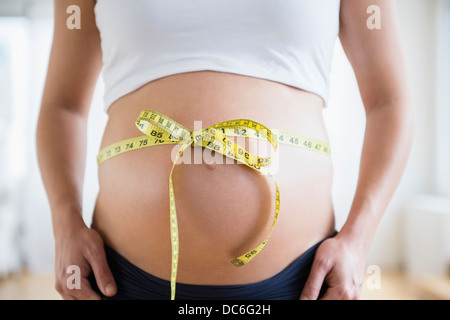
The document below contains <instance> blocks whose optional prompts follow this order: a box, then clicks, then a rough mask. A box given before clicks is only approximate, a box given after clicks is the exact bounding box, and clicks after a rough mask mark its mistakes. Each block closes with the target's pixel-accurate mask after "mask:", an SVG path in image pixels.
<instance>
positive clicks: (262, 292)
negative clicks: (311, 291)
mask: <svg viewBox="0 0 450 320" xmlns="http://www.w3.org/2000/svg"><path fill="white" fill-rule="evenodd" d="M335 234H336V233H335ZM335 234H333V236H334V235H335ZM324 240H325V239H324ZM324 240H322V241H324ZM322 241H320V242H319V243H317V244H315V245H314V246H312V247H311V248H309V249H308V250H307V251H306V252H305V253H304V254H302V255H301V256H300V257H299V258H298V259H297V260H295V261H294V262H293V263H292V264H290V265H289V266H288V267H287V268H285V269H284V270H283V271H281V272H279V273H278V274H276V275H274V276H272V277H270V278H268V279H266V280H263V281H259V282H255V283H250V284H242V285H224V286H218V285H191V284H183V283H177V285H176V296H175V298H176V299H177V300H296V299H298V298H299V297H300V294H301V292H302V289H303V287H304V285H305V282H306V279H307V278H308V275H309V272H310V270H311V266H312V263H313V260H314V255H315V253H316V250H317V248H318V247H319V245H320V244H321V243H322ZM105 250H106V257H107V260H108V264H109V267H110V268H111V272H112V273H113V275H114V279H115V281H116V284H117V294H116V295H115V296H114V297H105V296H104V295H103V294H102V293H101V292H100V290H99V289H98V287H97V285H96V283H95V279H94V277H93V275H91V277H90V279H89V280H90V283H91V286H92V287H93V289H94V290H96V291H97V292H98V294H99V295H100V296H101V297H102V298H103V299H108V300H143V299H145V300H169V299H170V281H167V280H164V279H160V278H157V277H155V276H153V275H151V274H149V273H147V272H145V271H144V270H142V269H140V268H138V267H136V266H135V265H133V264H132V263H130V262H129V261H127V260H126V259H125V258H124V257H122V256H121V255H119V254H118V253H117V252H115V251H114V250H113V249H111V248H110V247H108V246H105ZM325 290H326V286H323V287H322V291H321V295H322V294H323V293H324V292H325Z"/></svg>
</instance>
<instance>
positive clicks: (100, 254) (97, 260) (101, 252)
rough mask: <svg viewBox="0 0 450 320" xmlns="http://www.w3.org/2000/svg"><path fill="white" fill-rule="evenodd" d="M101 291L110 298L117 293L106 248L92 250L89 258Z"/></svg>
mask: <svg viewBox="0 0 450 320" xmlns="http://www.w3.org/2000/svg"><path fill="white" fill-rule="evenodd" d="M87 259H88V261H89V263H90V265H91V268H92V271H93V273H94V276H95V280H96V282H97V286H98V288H99V289H100V291H101V292H102V293H103V294H104V295H105V296H108V297H111V296H114V295H115V294H116V293H117V286H116V282H115V281H114V277H113V274H112V272H111V270H110V268H109V266H108V262H107V260H106V254H105V249H104V248H98V249H94V250H91V251H90V253H89V256H88V257H87Z"/></svg>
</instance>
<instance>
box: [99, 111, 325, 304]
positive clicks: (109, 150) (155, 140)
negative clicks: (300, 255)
mask: <svg viewBox="0 0 450 320" xmlns="http://www.w3.org/2000/svg"><path fill="white" fill-rule="evenodd" d="M136 126H137V128H138V129H139V130H140V131H141V132H143V133H144V135H143V136H139V137H135V138H131V139H126V140H122V141H119V142H116V143H113V144H111V145H109V146H107V147H105V148H103V149H102V150H100V152H99V154H98V156H97V163H98V164H99V165H100V164H101V163H103V162H104V161H106V160H108V159H110V158H112V157H114V156H117V155H119V154H123V153H125V152H128V151H132V150H137V149H141V148H146V147H150V146H156V145H167V144H181V148H180V149H179V151H178V153H177V155H176V157H175V159H174V160H173V166H172V169H171V171H170V175H169V196H170V197H169V198H170V199H169V200H170V214H169V218H170V239H171V247H172V263H171V276H170V287H171V299H172V300H174V299H175V286H176V277H177V270H178V256H179V241H178V222H177V213H176V205H175V194H174V188H173V183H172V174H173V170H174V168H175V165H176V163H177V160H178V159H179V157H180V156H181V154H182V153H183V151H184V150H185V149H186V148H188V147H200V146H201V147H205V148H208V149H211V150H213V151H215V152H218V153H221V154H222V155H224V156H227V157H230V158H233V159H235V160H236V161H238V162H240V163H243V164H245V165H247V166H248V167H250V168H252V169H254V170H256V171H258V172H260V173H261V174H264V175H268V176H270V177H271V178H272V179H273V181H274V183H275V188H276V191H275V215H274V218H273V221H272V226H271V228H270V231H269V234H268V235H267V237H266V238H265V239H264V241H263V242H261V243H260V244H259V245H258V246H257V247H256V248H254V249H252V250H250V251H248V252H246V253H244V254H243V255H241V256H240V257H237V258H235V259H232V260H231V261H230V262H231V263H233V264H234V265H235V266H237V267H240V266H243V265H245V264H247V263H248V262H250V260H252V259H253V258H254V257H255V256H256V255H257V254H258V253H259V252H260V251H261V250H262V249H263V248H264V246H265V245H266V243H267V241H268V240H269V237H270V235H271V234H272V231H273V228H274V226H275V223H276V221H277V219H278V214H279V212H280V192H279V189H278V184H277V183H276V181H275V178H274V176H273V175H272V174H271V173H270V170H269V168H270V164H271V163H272V160H273V156H272V155H271V156H267V157H259V156H256V155H254V154H252V153H250V152H249V151H247V150H246V149H245V148H243V147H242V146H240V145H239V144H237V143H235V142H234V141H232V140H230V139H229V138H228V137H229V136H232V137H246V138H257V139H264V140H267V142H269V143H270V145H271V146H272V148H273V150H274V153H275V152H276V151H277V149H278V143H283V144H287V145H292V146H297V147H301V148H305V149H308V150H311V151H315V152H318V153H322V154H324V155H329V154H330V148H329V145H328V143H326V142H323V141H320V140H316V139H312V138H309V137H305V136H301V135H297V134H293V133H290V132H287V131H283V130H277V132H275V130H273V131H272V130H270V129H269V128H267V127H266V126H264V125H262V124H260V123H258V122H256V121H253V120H248V119H237V120H229V121H223V122H219V123H216V124H214V125H211V126H208V127H206V128H202V129H200V130H196V131H190V130H188V129H186V128H185V127H184V126H182V125H181V124H179V123H177V122H176V121H174V120H172V119H170V118H168V117H166V116H164V115H163V114H161V113H159V112H156V111H152V110H143V111H142V112H141V113H140V115H139V117H138V118H137V120H136Z"/></svg>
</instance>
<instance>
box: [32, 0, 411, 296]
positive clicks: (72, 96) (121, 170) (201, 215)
mask: <svg viewBox="0 0 450 320" xmlns="http://www.w3.org/2000/svg"><path fill="white" fill-rule="evenodd" d="M369 2H370V1H367V0H362V1H351V0H342V1H341V31H340V38H341V41H342V43H343V46H344V49H345V51H346V53H347V55H348V57H349V60H350V62H351V64H352V66H353V68H354V70H355V73H356V76H357V79H358V84H359V86H360V90H361V95H362V98H363V102H364V106H365V109H366V116H367V122H366V123H367V127H366V133H365V140H364V148H363V153H362V158H361V168H360V176H359V181H358V187H357V190H356V193H355V198H354V202H353V205H352V208H351V210H350V212H349V216H348V220H347V222H346V223H345V225H344V227H343V228H342V230H341V231H340V233H339V234H338V235H337V236H336V237H334V238H333V239H329V240H326V241H325V242H324V243H323V244H322V245H321V246H320V247H319V250H318V251H317V254H316V258H315V262H314V265H313V268H312V271H311V274H310V277H309V279H308V282H307V284H306V286H305V288H304V290H303V292H302V293H301V298H302V299H317V297H318V292H319V289H320V287H321V285H322V283H323V282H324V281H325V282H326V283H327V284H328V286H329V289H328V290H327V292H326V294H325V297H324V298H325V299H357V298H358V297H359V294H360V289H361V284H362V277H363V269H364V266H365V259H366V255H367V251H368V248H369V246H370V243H371V241H372V238H373V235H374V233H375V230H376V227H377V224H378V222H379V220H380V219H381V216H382V214H383V212H384V210H385V208H386V206H387V204H388V202H389V200H390V198H391V196H392V194H393V192H394V190H395V188H396V186H397V184H398V182H399V180H400V177H401V174H402V172H403V169H404V166H405V163H406V160H407V156H408V154H409V149H410V144H411V139H412V138H411V137H412V120H411V119H412V116H411V111H410V108H409V95H408V92H407V91H408V90H407V86H406V84H405V71H404V66H403V58H402V55H401V50H400V48H399V40H398V34H397V31H396V26H395V18H394V10H393V5H392V3H391V1H388V0H380V1H378V2H377V4H378V5H379V6H380V7H381V10H382V12H383V28H382V29H381V30H376V31H374V30H368V29H367V28H366V27H365V21H366V19H367V14H366V9H367V7H368V6H369V5H370V4H371V3H369ZM70 4H71V3H70V1H68V0H58V1H55V34H54V41H53V47H52V54H51V59H50V65H49V72H48V76H47V82H46V86H45V91H44V95H43V101H42V108H41V112H40V117H39V123H38V129H37V145H38V157H39V164H40V167H41V172H42V178H43V182H44V185H45V188H46V190H47V195H48V198H49V202H50V207H51V211H52V219H53V228H54V235H55V240H56V248H55V250H56V266H55V272H56V289H57V290H58V292H59V293H60V294H61V295H62V297H63V298H64V299H96V298H98V295H97V294H96V293H95V292H94V291H93V290H92V289H91V288H90V285H89V283H88V281H87V279H86V278H87V276H88V275H89V274H90V273H91V272H93V273H94V275H95V277H96V280H97V283H98V286H99V288H100V290H101V291H102V292H103V294H105V295H107V296H111V295H114V294H115V293H116V290H117V288H116V286H115V281H114V278H113V275H112V274H111V272H110V270H109V267H108V264H107V262H106V258H105V252H104V249H103V243H104V242H106V243H107V244H108V245H109V246H111V247H112V248H113V249H115V250H116V251H118V252H119V253H120V254H122V255H123V256H124V257H126V258H127V259H128V260H129V261H130V262H132V263H133V264H135V265H137V266H138V267H140V268H142V269H144V270H146V271H147V272H150V273H152V274H153V275H155V276H157V277H160V278H164V279H169V271H170V241H169V240H170V237H169V223H168V222H169V221H168V220H169V219H168V210H169V208H168V198H169V197H168V176H169V171H170V168H171V165H172V162H171V158H170V155H171V151H172V146H158V147H152V148H147V149H144V150H139V151H133V152H129V153H126V154H124V155H121V156H118V157H115V158H113V159H110V160H108V161H107V162H105V163H103V164H102V165H101V166H100V167H99V183H100V192H99V195H98V198H97V202H96V206H95V210H94V216H93V226H92V228H90V227H88V226H86V225H85V224H84V222H83V220H82V218H81V203H82V199H81V194H82V185H83V177H84V169H85V156H86V139H87V137H86V122H87V116H88V112H89V107H90V103H91V99H92V92H93V89H94V86H95V83H96V80H97V78H98V75H99V72H100V70H101V54H102V53H101V49H100V38H99V33H98V30H97V28H96V25H95V19H94V12H93V8H94V4H95V2H94V1H93V0H80V1H79V4H78V5H79V6H80V7H81V10H82V12H83V28H82V29H81V30H77V31H76V32H73V30H68V29H67V28H66V27H65V23H66V17H67V16H66V14H65V9H66V8H67V7H68V6H69V5H70ZM255 106H257V108H255ZM143 108H147V109H152V110H156V111H159V112H161V113H163V114H165V115H167V116H169V117H171V118H173V119H175V120H176V121H177V122H179V123H182V124H183V125H185V126H186V127H187V128H189V129H193V125H194V121H196V120H201V121H202V122H203V126H207V125H210V124H213V123H216V122H219V121H223V120H228V119H236V118H248V119H253V120H256V121H259V122H261V123H263V124H265V125H267V126H268V127H270V128H280V129H281V128H282V129H285V130H289V131H293V132H296V133H299V134H303V135H306V136H310V137H313V138H316V139H321V140H324V141H328V136H327V132H326V129H325V126H324V123H323V118H322V109H323V103H322V100H321V99H320V98H319V97H317V96H315V95H314V94H312V93H309V92H305V91H302V90H299V89H296V88H293V87H289V86H286V85H283V84H281V83H276V82H272V81H267V80H262V79H257V78H252V77H246V76H239V75H234V74H227V73H220V72H209V71H201V72H192V73H185V74H179V75H173V76H169V77H165V78H162V79H158V80H155V81H152V82H150V83H148V84H146V85H145V86H143V87H141V88H139V89H138V90H136V91H134V92H132V93H130V94H128V95H126V96H124V97H122V98H121V99H119V100H118V101H116V102H115V103H114V104H113V105H112V106H111V108H110V109H109V111H108V115H109V119H108V123H107V126H106V128H105V132H104V135H103V140H102V146H101V147H104V146H107V145H108V144H110V143H113V142H117V141H119V140H122V139H126V138H130V137H134V136H137V135H139V134H140V133H139V132H138V131H137V129H136V127H135V125H134V121H135V120H136V117H137V116H138V114H139V112H140V111H141V110H142V109H143ZM275 111H278V112H275ZM379 141H383V145H382V148H381V147H380V144H379ZM205 161H206V163H202V164H197V165H181V166H177V168H176V169H175V174H174V184H175V194H176V197H177V198H176V201H177V209H178V217H179V225H180V250H181V251H180V263H179V270H178V279H177V280H178V281H179V282H184V283H195V284H237V283H249V282H254V281H259V280H262V279H265V278H268V277H270V276H272V275H274V274H276V273H277V272H280V271H281V270H282V269H283V268H285V267H286V266H287V265H289V263H291V262H292V261H293V260H295V259H296V258H297V257H299V256H300V255H301V254H302V253H303V252H304V251H305V250H307V249H308V248H309V247H310V246H311V245H313V244H314V243H316V242H318V241H320V240H321V239H323V238H325V237H327V236H328V235H330V234H331V233H332V232H333V230H334V213H333V208H332V202H331V183H332V174H333V172H332V165H331V160H330V159H329V158H327V157H325V156H323V155H321V154H317V153H313V152H309V151H306V150H302V149H297V148H293V147H289V146H283V145H282V146H280V168H279V170H278V173H277V182H278V184H279V187H280V192H281V199H282V200H281V206H282V209H281V212H280V218H279V221H278V222H277V225H276V228H275V230H274V232H273V235H272V237H271V239H270V241H269V243H268V244H267V246H266V247H265V248H264V250H263V251H262V252H261V253H260V254H259V255H258V256H257V257H256V258H255V259H254V260H253V261H252V262H251V263H249V264H248V265H246V266H245V267H241V268H236V267H234V266H233V265H231V264H230V263H229V262H228V260H229V259H231V258H234V257H236V256H238V255H240V254H242V253H244V252H245V251H246V250H249V249H252V248H253V247H254V246H255V245H257V244H259V242H260V241H261V240H262V239H263V238H264V237H265V235H266V234H267V232H268V230H269V228H270V224H271V220H272V215H273V210H274V201H273V198H274V197H273V194H274V187H273V183H272V182H271V181H270V180H268V179H266V178H265V177H261V176H259V175H258V174H256V173H255V172H254V171H252V170H251V169H249V168H247V167H245V166H242V165H226V164H213V163H212V162H211V161H210V160H208V158H206V159H205ZM205 255H207V256H208V259H205V258H204V257H205ZM73 264H76V265H79V266H80V268H81V270H82V276H83V280H82V283H81V285H82V289H81V290H69V289H68V288H67V287H66V285H65V284H66V279H67V274H66V272H65V271H66V268H67V266H69V265H73ZM299 291H300V289H299ZM299 294H300V292H299Z"/></svg>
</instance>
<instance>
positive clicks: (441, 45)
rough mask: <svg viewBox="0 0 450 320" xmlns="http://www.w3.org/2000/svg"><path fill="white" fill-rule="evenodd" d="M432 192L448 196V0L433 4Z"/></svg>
mask: <svg viewBox="0 0 450 320" xmlns="http://www.w3.org/2000/svg"><path fill="white" fill-rule="evenodd" d="M436 9H437V12H436V16H437V19H436V26H435V27H436V131H435V135H436V148H435V157H436V160H435V161H436V171H435V179H436V180H435V181H436V189H437V190H436V191H437V192H438V193H439V194H443V195H450V110H449V109H450V94H449V90H450V89H449V88H450V71H449V70H450V65H449V64H450V50H449V48H450V43H449V42H450V0H438V3H437V5H436Z"/></svg>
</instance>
